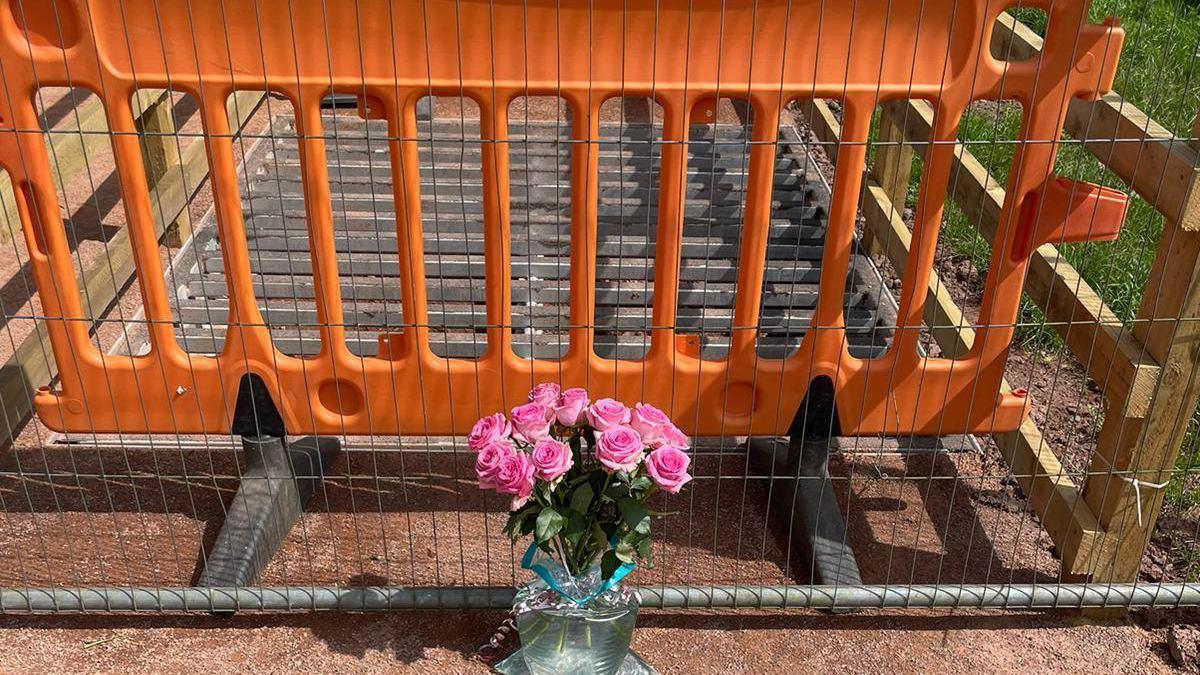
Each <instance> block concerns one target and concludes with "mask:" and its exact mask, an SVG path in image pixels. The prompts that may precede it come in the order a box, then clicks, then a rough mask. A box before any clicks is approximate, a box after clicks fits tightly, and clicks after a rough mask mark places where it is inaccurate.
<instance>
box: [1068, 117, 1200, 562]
mask: <svg viewBox="0 0 1200 675" xmlns="http://www.w3.org/2000/svg"><path fill="white" fill-rule="evenodd" d="M1198 135H1200V115H1197V118H1196V123H1195V126H1194V128H1193V130H1192V139H1191V141H1190V143H1191V144H1192V146H1193V147H1194V148H1196V149H1197V150H1200V143H1198V142H1197V141H1196V138H1195V137H1196V136H1198ZM1137 151H1138V147H1137V146H1136V145H1133V146H1131V147H1129V148H1128V152H1130V153H1136V152H1137ZM1198 178H1200V164H1198V165H1196V166H1194V167H1193V170H1192V173H1191V176H1190V179H1189V181H1190V185H1189V187H1188V194H1187V195H1186V196H1185V197H1184V198H1183V199H1182V200H1181V204H1182V206H1181V207H1180V209H1179V212H1178V213H1176V214H1166V215H1165V217H1164V220H1163V230H1162V234H1161V236H1160V238H1159V244H1158V251H1157V253H1156V255H1155V259H1154V265H1153V267H1152V268H1151V270H1150V278H1149V279H1148V281H1147V283H1146V290H1145V294H1144V295H1143V297H1142V304H1141V307H1140V308H1139V310H1138V314H1137V319H1136V320H1135V323H1134V326H1133V333H1134V335H1135V336H1136V337H1137V338H1138V340H1139V341H1140V342H1141V343H1142V344H1143V345H1145V350H1146V354H1147V356H1149V357H1150V358H1152V359H1153V360H1155V361H1156V362H1158V363H1159V364H1161V365H1162V369H1161V376H1160V378H1159V382H1158V386H1157V388H1156V389H1155V393H1154V396H1153V398H1152V399H1151V401H1150V407H1149V409H1148V410H1147V412H1146V415H1145V416H1144V417H1143V418H1140V419H1137V418H1130V417H1128V416H1126V415H1124V414H1123V411H1122V409H1121V406H1120V405H1116V404H1115V402H1114V403H1110V407H1109V409H1108V410H1107V411H1106V414H1105V423H1104V426H1103V428H1102V429H1101V431H1100V436H1099V438H1098V442H1097V449H1096V452H1097V453H1099V455H1100V457H1102V458H1103V462H1104V464H1106V465H1107V467H1108V473H1107V474H1106V475H1093V476H1090V477H1089V479H1088V481H1087V483H1086V484H1085V486H1084V498H1085V499H1086V500H1087V502H1088V504H1089V505H1090V506H1091V507H1092V509H1093V510H1094V511H1095V513H1096V515H1097V518H1098V519H1099V521H1100V523H1101V524H1102V525H1103V527H1104V529H1105V531H1106V532H1107V537H1108V540H1109V546H1110V547H1111V548H1110V549H1109V550H1110V555H1109V556H1108V557H1106V558H1105V559H1100V560H1096V561H1094V571H1093V574H1092V577H1093V579H1095V580H1097V581H1111V582H1132V581H1134V580H1135V579H1136V578H1137V573H1138V568H1139V567H1140V566H1141V560H1142V555H1143V553H1144V551H1145V548H1146V543H1147V542H1148V541H1149V538H1150V535H1151V533H1152V532H1153V531H1154V525H1155V522H1156V521H1157V519H1158V513H1159V511H1160V510H1161V508H1162V504H1163V495H1164V490H1161V489H1157V488H1154V487H1152V486H1153V485H1157V484H1161V483H1165V482H1168V481H1170V480H1171V478H1172V476H1173V469H1174V466H1175V459H1176V457H1177V456H1178V454H1179V450H1180V447H1181V446H1182V445H1183V442H1184V440H1185V438H1186V436H1187V428H1188V421H1189V420H1190V419H1191V417H1192V414H1193V412H1194V411H1195V409H1196V404H1197V401H1198V399H1200V231H1197V230H1196V229H1195V228H1194V227H1188V226H1187V223H1195V222H1197V219H1198V218H1200V187H1198V186H1197V179H1198ZM1093 466H1094V467H1095V466H1099V463H1098V462H1093ZM1133 480H1137V481H1140V482H1141V483H1142V484H1143V485H1144V484H1147V483H1148V484H1151V486H1147V487H1141V488H1140V489H1138V487H1137V486H1135V485H1134V483H1133V482H1132V481H1133Z"/></svg>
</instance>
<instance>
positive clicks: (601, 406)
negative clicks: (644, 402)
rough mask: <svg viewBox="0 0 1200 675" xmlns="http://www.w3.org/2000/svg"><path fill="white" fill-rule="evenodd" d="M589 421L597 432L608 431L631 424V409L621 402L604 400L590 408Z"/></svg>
mask: <svg viewBox="0 0 1200 675" xmlns="http://www.w3.org/2000/svg"><path fill="white" fill-rule="evenodd" d="M587 419H588V423H589V424H591V425H592V427H593V428H594V429H595V430H596V431H608V430H609V429H611V428H613V427H615V426H618V425H624V424H629V408H626V407H625V404H624V403H621V402H620V401H614V400H613V399H611V398H602V399H600V400H599V401H596V402H595V403H593V404H592V405H590V406H588V409H587Z"/></svg>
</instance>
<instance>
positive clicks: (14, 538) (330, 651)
mask: <svg viewBox="0 0 1200 675" xmlns="http://www.w3.org/2000/svg"><path fill="white" fill-rule="evenodd" d="M53 103H54V102H53V101H52V102H51V104H53ZM439 105H440V104H439ZM545 106H546V104H545V103H544V102H535V104H534V105H530V106H529V109H530V115H531V116H536V115H541V114H544V113H545V110H544V108H545ZM439 110H442V111H443V112H444V111H445V110H448V109H443V108H441V107H439ZM619 111H620V108H617V109H616V110H606V111H605V119H617V118H619ZM641 114H654V113H651V112H650V111H649V110H648V109H647V110H645V111H642V112H641ZM719 114H720V115H721V119H722V120H723V121H726V120H735V119H736V115H729V114H728V111H726V110H721V111H719ZM265 123H266V119H265V115H262V114H260V115H259V116H258V117H257V118H256V119H255V120H254V121H253V122H252V124H251V127H252V128H257V129H261V128H263V126H264V125H265ZM111 168H112V164H111V155H109V156H108V157H107V158H105V157H98V158H95V159H94V161H93V163H92V176H93V178H94V180H93V179H87V178H80V179H77V180H76V181H75V182H74V183H73V184H71V185H68V186H66V189H65V190H64V192H63V196H62V200H63V204H62V206H63V210H64V212H65V213H66V214H67V215H69V216H70V217H71V220H72V223H73V225H72V227H73V231H74V232H76V233H77V234H79V237H78V241H79V243H78V245H77V246H75V248H76V250H77V251H78V255H79V263H80V265H82V266H87V265H89V264H91V263H92V262H93V261H95V260H97V259H98V258H100V257H101V256H103V255H104V250H105V249H104V242H106V241H108V240H110V239H111V238H112V236H113V234H114V233H115V232H117V231H119V228H121V227H123V226H124V213H123V209H122V207H121V204H120V201H119V194H117V193H116V192H115V185H114V183H113V182H112V181H107V178H106V176H108V175H110V174H111ZM94 182H98V183H99V185H98V186H97V185H95V184H94ZM93 191H95V193H96V194H97V199H93V200H90V201H89V199H88V197H89V196H90V195H91V194H92V193H93ZM210 199H211V197H210V196H209V195H208V194H207V192H203V191H202V192H201V194H200V196H199V197H198V198H197V201H196V203H195V204H193V208H192V217H193V220H194V221H198V220H199V217H200V215H201V214H203V212H204V210H205V209H206V208H207V206H208V203H209V201H208V200H210ZM4 247H5V249H11V250H12V255H6V256H0V279H5V280H6V282H5V283H4V285H3V287H2V288H0V300H2V301H3V303H4V308H5V311H6V315H7V317H8V321H7V324H6V326H5V331H6V332H8V333H9V335H8V336H6V339H5V340H2V341H0V343H3V344H0V357H2V358H4V359H7V358H8V357H9V356H10V355H11V353H12V352H11V350H12V345H14V344H16V343H18V342H19V341H20V340H21V339H22V338H23V337H24V336H25V335H26V334H28V332H29V331H30V330H32V328H33V325H34V320H33V318H32V317H34V316H36V315H37V314H38V312H39V309H38V306H37V302H36V299H31V296H30V293H29V289H30V288H31V287H32V280H31V279H30V278H29V270H28V266H27V265H26V264H25V261H26V260H27V255H26V254H25V251H24V248H23V243H22V242H21V238H20V236H19V233H18V237H17V238H16V240H15V241H14V242H13V243H9V244H5V245H4ZM170 253H171V251H169V250H164V258H163V259H164V261H166V260H168V259H169V257H170ZM956 264H958V263H957V262H956V261H954V260H953V259H951V258H949V257H943V262H942V263H940V265H939V271H940V272H941V274H942V277H943V278H944V279H946V280H947V283H957V284H959V286H958V287H952V291H953V292H954V293H955V295H956V297H962V298H965V300H964V307H965V309H966V310H967V311H968V313H969V314H970V312H971V311H972V310H971V306H970V303H969V298H970V297H971V292H972V291H971V289H972V283H973V282H972V277H971V274H972V270H970V269H958V270H956V269H955V268H954V265H956ZM139 302H140V300H139V297H138V294H137V290H136V287H134V288H130V289H128V290H127V291H126V292H125V293H124V294H122V296H121V299H120V302H119V308H118V309H114V310H110V314H109V316H110V317H117V318H120V317H122V316H123V317H131V316H133V314H134V312H136V308H137V306H138V304H139ZM119 337H120V329H119V324H114V323H109V324H106V326H105V327H103V328H102V329H101V330H100V332H99V334H98V340H99V341H100V343H101V345H102V346H105V347H107V346H109V345H111V344H113V343H114V341H115V340H117V339H119ZM1010 373H1011V374H1014V375H1019V377H1016V379H1015V382H1017V383H1018V384H1017V386H1021V385H1022V384H1024V385H1025V386H1030V388H1031V389H1032V391H1033V398H1034V400H1035V401H1038V402H1039V405H1040V407H1039V408H1037V409H1035V411H1034V415H1035V417H1036V418H1037V419H1038V421H1039V422H1046V421H1052V422H1053V423H1051V424H1046V425H1044V426H1043V428H1044V429H1045V430H1046V433H1047V435H1048V437H1049V438H1050V439H1051V440H1052V441H1053V442H1054V443H1055V445H1056V447H1061V448H1065V449H1066V450H1065V452H1064V461H1065V462H1066V463H1067V465H1068V467H1070V468H1071V469H1072V470H1077V469H1078V468H1080V467H1081V466H1082V464H1081V462H1083V461H1085V460H1086V458H1087V456H1088V455H1089V454H1090V452H1091V450H1092V445H1091V444H1094V429H1092V428H1091V426H1090V425H1091V424H1093V423H1094V421H1093V416H1092V412H1091V410H1092V406H1093V405H1094V404H1095V403H1096V400H1097V398H1098V392H1097V391H1096V390H1095V388H1094V386H1092V385H1090V384H1089V383H1088V382H1087V380H1086V378H1085V377H1084V376H1083V375H1082V373H1081V372H1080V370H1079V368H1078V366H1077V365H1073V364H1072V363H1070V362H1065V363H1064V362H1061V361H1057V360H1056V361H1053V362H1048V361H1045V360H1042V359H1036V358H1034V357H1031V356H1029V355H1028V354H1024V353H1022V352H1020V350H1014V355H1013V359H1012V362H1011V363H1010ZM1061 392H1066V393H1061ZM48 438H49V435H48V433H47V431H46V430H45V428H44V427H41V426H40V425H39V424H37V423H36V422H32V423H29V424H27V425H26V426H25V428H24V430H23V433H22V435H21V437H20V438H19V439H18V440H17V442H16V443H15V444H14V446H13V448H11V449H7V450H5V451H4V452H3V453H2V456H0V472H3V474H4V475H3V477H0V511H3V517H2V518H0V586H4V587H13V586H38V585H50V584H54V585H66V586H73V585H74V586H78V585H93V584H94V585H130V584H163V585H188V584H191V583H193V582H194V579H195V576H196V574H197V572H198V570H199V566H200V565H201V564H202V563H201V560H202V552H203V550H204V549H205V547H207V546H211V544H212V542H213V540H214V539H215V537H216V532H217V529H218V527H219V525H220V522H221V520H222V518H223V515H224V512H225V509H226V508H227V507H228V504H229V502H230V500H231V499H232V495H233V492H234V490H235V489H236V477H237V475H238V473H239V470H240V469H239V467H238V465H237V461H238V459H237V457H236V455H234V454H232V453H229V452H227V451H223V450H212V449H207V448H200V449H194V450H188V449H175V448H169V447H168V448H167V449H165V450H164V449H161V448H160V449H159V450H158V451H156V452H149V451H137V450H129V451H124V452H117V453H113V452H109V451H98V450H96V449H95V448H91V447H88V446H86V445H85V446H77V447H75V448H72V449H67V448H63V447H57V448H50V449H46V448H44V444H45V442H46V441H47V440H48ZM992 450H993V449H991V448H990V447H989V448H985V452H983V453H975V452H965V453H956V454H953V455H932V454H920V455H910V456H908V457H907V458H904V457H899V456H896V455H893V454H883V453H878V454H875V453H870V452H862V453H859V454H856V455H850V454H846V455H842V456H840V457H839V458H838V459H837V461H835V462H834V464H833V466H832V470H833V472H834V474H835V476H834V484H835V488H836V489H837V496H838V499H839V502H840V505H841V506H842V510H843V512H844V513H846V516H847V524H848V530H849V537H850V544H851V546H852V547H853V549H854V550H855V552H856V554H857V555H858V559H859V563H860V565H861V566H862V571H863V575H864V579H865V580H866V581H867V582H868V583H934V582H940V583H963V582H992V583H1029V582H1035V581H1036V582H1042V583H1045V582H1053V581H1055V580H1056V579H1057V571H1058V564H1057V560H1056V558H1055V556H1054V552H1053V550H1052V547H1051V545H1050V542H1049V541H1048V539H1047V538H1046V536H1045V535H1044V533H1043V532H1042V530H1041V527H1040V526H1039V524H1038V523H1037V521H1036V519H1035V518H1034V517H1033V516H1032V515H1030V514H1029V513H1028V511H1027V510H1026V508H1025V502H1024V499H1023V497H1022V496H1021V495H1020V493H1019V492H1018V491H1017V490H1016V489H1015V487H1014V486H1013V484H1012V483H1011V481H1008V480H1006V479H1005V474H1006V470H1005V467H1004V466H1003V464H1002V462H1001V460H1000V459H999V458H998V456H996V454H995V453H994V452H993V451H992ZM741 461H742V460H740V459H739V457H738V456H736V455H728V456H726V455H719V456H711V455H710V456H708V457H706V458H704V459H703V460H702V461H700V462H698V465H697V468H696V475H697V481H696V485H697V486H703V489H696V490H694V491H693V492H692V493H691V497H689V499H688V502H687V504H686V505H684V506H683V507H679V505H678V504H674V505H672V508H674V509H675V510H677V511H678V513H675V514H674V515H672V516H669V517H667V518H666V519H665V520H664V521H663V522H662V523H661V524H659V525H657V526H656V527H658V529H657V530H656V531H657V533H658V536H659V538H660V542H661V543H660V544H659V545H658V548H657V549H656V552H655V557H656V560H657V562H658V566H657V567H656V568H655V569H654V570H643V571H639V572H638V573H637V574H636V577H635V578H634V579H633V581H634V582H635V583H654V582H673V581H682V580H685V579H686V580H691V581H696V582H699V583H739V582H741V583H803V582H804V581H805V580H806V578H807V575H806V571H805V570H803V569H797V565H796V564H795V555H794V552H793V551H792V550H791V546H790V542H789V541H788V540H787V538H786V537H784V536H781V535H780V534H779V532H780V531H781V528H780V527H779V523H778V522H777V521H776V518H777V516H773V515H771V514H772V513H773V511H774V510H775V509H773V507H772V504H773V502H772V496H771V493H770V490H769V489H768V487H767V486H766V485H765V482H764V481H759V480H754V479H745V478H742V477H740V476H744V475H745V474H746V473H747V471H746V470H745V468H744V465H743V464H741V463H740V462H741ZM329 473H330V475H331V477H330V478H329V479H328V480H327V482H326V488H325V489H324V490H323V491H322V493H321V494H320V495H319V496H318V498H317V499H316V500H315V501H314V504H313V505H311V506H310V508H309V513H308V514H306V515H305V517H304V518H303V519H302V521H301V523H300V524H298V525H297V527H296V528H295V529H294V530H293V532H292V535H291V537H290V538H289V540H288V541H287V542H286V543H285V545H284V548H283V550H282V551H281V552H280V554H279V555H278V556H276V558H275V559H274V560H273V562H272V564H271V566H270V567H269V568H268V570H267V571H266V574H265V578H264V583H268V584H304V583H320V584H354V583H359V584H362V583H369V584H384V583H391V584H432V583H446V584H453V583H492V584H508V583H518V582H519V581H520V580H522V579H523V578H524V576H523V573H521V572H520V571H519V570H517V569H516V566H515V564H514V563H515V561H514V555H513V553H512V551H511V550H510V549H509V548H508V546H507V544H503V543H500V540H499V538H498V537H497V536H496V535H497V533H498V530H499V528H500V524H501V523H502V521H503V514H502V513H501V506H500V504H499V503H493V502H489V501H487V499H486V498H485V497H483V496H482V495H481V494H480V493H479V492H478V491H477V490H475V489H474V487H473V486H472V485H471V484H470V483H469V482H468V481H466V480H464V478H463V477H465V476H468V475H469V474H470V467H469V465H468V464H467V463H466V459H465V457H462V456H460V457H458V458H457V460H456V459H455V458H454V457H453V456H452V455H451V456H446V455H427V454H424V453H420V452H416V453H411V452H395V451H381V452H358V453H351V454H347V455H343V457H342V458H341V459H340V460H339V462H338V463H337V464H336V465H335V466H333V467H331V470H330V472H329ZM662 506H664V507H666V505H665V504H663V505H662ZM718 507H719V508H718ZM435 541H436V543H434V542H435ZM1152 555H1153V552H1152ZM1151 558H1152V556H1151ZM1159 578H1163V577H1162V576H1160V577H1159ZM502 618H503V614H502V613H497V612H462V613H451V612H435V613H412V612H393V613H387V614H353V613H319V614H303V615H239V616H237V617H234V618H212V617H207V616H177V615H157V616H136V617H130V616H84V617H79V616H76V617H69V616H63V617H17V616H8V617H0V640H3V642H4V644H5V647H6V648H5V649H3V650H0V670H2V671H4V672H84V671H86V672H127V671H130V670H144V671H149V672H185V671H186V672H194V671H196V670H198V669H203V670H206V671H211V672H240V671H246V670H251V669H253V670H257V671H264V672H291V671H298V670H308V671H317V672H345V671H356V672H376V671H379V672H383V671H387V672H408V671H412V672H484V671H485V668H484V666H483V665H482V664H480V663H478V662H476V661H475V660H474V655H475V652H476V650H477V648H478V647H479V646H480V645H481V644H483V643H484V642H486V641H487V639H488V638H489V637H490V635H491V633H492V631H493V629H494V628H495V627H496V625H497V624H498V623H499V622H500V621H501V620H502ZM1194 620H1195V619H1194V618H1192V617H1182V618H1180V617H1174V616H1170V615H1161V614H1159V615H1155V617H1154V618H1153V619H1149V620H1147V619H1139V620H1138V621H1130V620H1127V619H1119V620H1113V621H1100V620H1097V619H1095V618H1090V619H1084V618H1081V617H1079V616H1076V615H1073V614H1070V613H1049V614H1047V613H1019V612H976V611H959V612H930V611H904V612H900V611H888V612H874V611H873V612H861V613H857V614H852V615H839V616H829V615H825V614H821V613H817V612H799V611H789V612H756V611H752V610H741V611H739V612H737V613H731V612H724V613H718V612H702V611H701V612H689V613H687V614H683V613H678V612H665V611H646V612H645V613H644V615H643V617H642V618H641V619H640V621H639V629H638V631H637V633H636V635H635V647H636V648H637V649H638V650H639V652H641V653H642V654H643V655H644V656H645V657H646V658H647V659H648V660H649V661H650V662H651V663H653V664H654V665H655V666H656V667H658V668H659V669H660V670H661V671H663V672H755V673H757V672H794V671H796V670H800V671H807V670H817V669H822V670H826V669H828V670H833V671H839V672H840V671H850V672H863V671H882V670H890V671H898V672H916V671H930V670H932V671H936V672H971V671H982V672H1007V671H1017V670H1032V671H1034V672H1042V671H1047V670H1056V671H1066V672H1094V671H1096V670H1098V669H1101V668H1103V669H1104V670H1108V671H1117V672H1156V671H1161V670H1167V669H1169V666H1168V664H1169V663H1170V662H1171V661H1170V659H1171V657H1170V655H1169V652H1170V650H1169V649H1168V644H1169V643H1171V642H1172V640H1171V634H1172V630H1173V628H1172V624H1173V623H1178V622H1180V621H1182V622H1193V621H1194ZM1193 653H1194V652H1193Z"/></svg>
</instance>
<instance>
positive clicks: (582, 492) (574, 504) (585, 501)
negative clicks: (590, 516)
mask: <svg viewBox="0 0 1200 675" xmlns="http://www.w3.org/2000/svg"><path fill="white" fill-rule="evenodd" d="M595 496H596V493H595V491H593V490H592V486H591V484H590V483H584V484H583V485H580V486H579V487H577V488H575V491H574V492H572V493H571V508H572V509H574V510H576V511H578V512H580V513H587V512H588V510H589V509H590V508H591V506H592V498H593V497H595Z"/></svg>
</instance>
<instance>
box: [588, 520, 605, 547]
mask: <svg viewBox="0 0 1200 675" xmlns="http://www.w3.org/2000/svg"><path fill="white" fill-rule="evenodd" d="M592 541H594V542H596V550H597V551H603V550H604V549H606V548H608V535H606V534H604V528H602V527H600V524H599V523H593V524H592Z"/></svg>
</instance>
